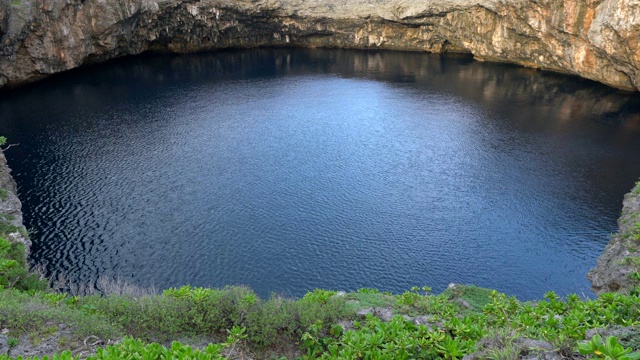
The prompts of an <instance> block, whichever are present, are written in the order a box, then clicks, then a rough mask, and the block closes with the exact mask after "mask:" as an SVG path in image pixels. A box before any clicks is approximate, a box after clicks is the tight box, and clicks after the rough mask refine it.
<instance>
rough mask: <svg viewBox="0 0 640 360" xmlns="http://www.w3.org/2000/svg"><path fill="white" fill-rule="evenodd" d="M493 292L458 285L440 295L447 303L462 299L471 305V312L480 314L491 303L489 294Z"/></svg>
mask: <svg viewBox="0 0 640 360" xmlns="http://www.w3.org/2000/svg"><path fill="white" fill-rule="evenodd" d="M492 292H493V290H491V289H485V288H481V287H478V286H473V285H459V284H456V285H455V286H453V287H450V288H447V289H446V290H445V291H443V292H442V295H444V296H446V297H447V298H448V299H449V301H454V302H455V301H456V299H462V300H464V301H465V302H466V303H468V304H469V305H471V307H472V309H471V310H473V311H475V312H482V310H483V309H484V307H485V306H486V305H487V304H489V303H491V294H492Z"/></svg>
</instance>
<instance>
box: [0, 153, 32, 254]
mask: <svg viewBox="0 0 640 360" xmlns="http://www.w3.org/2000/svg"><path fill="white" fill-rule="evenodd" d="M0 189H1V190H0V222H7V223H9V224H10V225H12V226H13V227H14V228H15V229H16V231H11V232H10V233H9V234H7V237H8V239H7V240H9V241H13V242H20V243H23V244H24V245H25V248H26V250H27V252H28V251H29V248H30V247H31V241H30V240H29V238H28V237H27V236H26V234H27V230H26V228H25V227H24V225H22V203H21V202H20V199H18V189H17V187H16V183H15V181H14V180H13V178H12V177H11V169H9V166H8V165H7V159H6V158H5V156H4V153H3V152H2V151H0Z"/></svg>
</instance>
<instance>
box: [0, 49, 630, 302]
mask: <svg viewBox="0 0 640 360" xmlns="http://www.w3.org/2000/svg"><path fill="white" fill-rule="evenodd" d="M0 115H1V116H0V133H1V134H3V135H6V136H7V137H8V138H9V140H10V142H11V143H19V144H20V145H19V146H16V147H12V148H11V149H9V150H8V151H7V152H6V155H7V157H8V158H9V161H10V164H11V166H12V167H13V169H14V175H15V178H16V180H17V182H18V184H19V189H20V195H21V198H22V200H23V202H24V210H25V218H26V222H27V225H28V226H29V227H31V228H32V229H34V231H35V232H34V235H33V242H34V246H33V248H32V255H31V260H32V262H33V263H44V264H46V267H47V271H48V272H49V275H50V276H52V277H54V278H55V277H57V276H59V275H60V274H65V276H66V277H67V278H68V279H69V280H70V281H72V282H75V283H89V284H92V283H94V282H95V280H96V278H98V277H99V276H108V277H116V276H117V277H120V278H122V279H123V280H126V281H129V282H133V283H135V284H138V285H142V286H150V285H154V286H156V287H159V288H165V287H169V286H179V285H183V284H192V285H196V286H212V287H219V286H224V285H227V284H243V285H249V286H251V287H253V288H254V289H256V290H257V291H258V292H259V294H261V295H265V296H266V295H268V294H269V293H271V292H276V293H280V294H285V295H293V296H299V295H302V294H304V293H305V292H306V291H308V290H311V289H313V288H317V287H320V288H330V289H340V290H355V289H357V288H360V287H378V288H380V289H383V290H389V291H394V292H400V291H404V290H406V289H408V288H409V287H411V286H413V285H430V286H432V287H434V289H436V290H442V289H444V288H445V287H446V286H447V284H448V283H451V282H457V283H473V284H477V285H480V286H484V287H491V288H496V289H499V290H501V291H504V292H507V293H509V294H513V295H517V296H518V297H520V298H522V299H532V298H540V297H541V296H542V294H543V293H545V292H546V291H548V290H555V291H557V292H558V293H560V294H563V295H564V294H568V293H579V294H581V293H584V294H587V295H589V294H591V293H590V290H589V283H588V281H587V280H586V278H585V274H586V272H587V271H588V270H589V268H591V267H593V266H594V265H595V262H596V258H597V257H598V255H599V254H600V252H601V251H602V249H603V248H604V246H605V244H606V242H607V240H608V237H609V234H610V233H612V232H614V231H615V230H616V219H617V217H618V215H619V213H620V209H621V201H622V196H623V194H624V193H625V192H627V191H629V189H630V188H631V187H632V185H633V183H634V181H635V180H637V178H638V176H640V161H639V160H638V159H639V156H638V155H640V97H639V96H638V95H633V94H625V93H622V92H618V91H616V90H613V89H610V88H607V87H604V86H600V85H597V84H594V83H592V82H589V81H585V80H580V79H576V78H572V77H566V76H562V75H556V74H549V73H544V72H537V71H535V70H531V69H524V68H519V67H514V66H508V65H496V64H487V63H479V62H474V61H473V60H471V59H470V58H469V57H466V56H438V55H428V54H417V53H392V52H381V53H375V52H371V53H367V52H357V51H340V50H284V49H281V50H247V51H231V52H218V53H212V54H201V55H191V56H146V57H140V58H132V59H126V60H121V61H117V62H112V63H109V64H105V65H101V66H94V67H89V68H86V69H84V70H80V71H73V72H69V73H66V74H62V75H60V76H57V77H54V78H52V79H50V80H47V81H44V82H40V83H38V84H34V85H32V86H28V87H25V88H21V89H18V90H10V91H8V92H3V93H1V94H0Z"/></svg>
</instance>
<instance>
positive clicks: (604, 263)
mask: <svg viewBox="0 0 640 360" xmlns="http://www.w3.org/2000/svg"><path fill="white" fill-rule="evenodd" d="M618 226H619V227H620V230H619V231H618V233H617V234H616V235H615V236H614V237H613V238H612V239H611V240H610V241H609V243H608V244H607V246H606V248H605V249H604V252H603V253H602V255H600V257H599V258H598V264H597V266H596V267H595V268H594V269H592V270H591V271H589V273H588V274H587V278H588V279H589V280H590V281H591V288H592V290H593V291H594V292H595V293H596V294H601V293H604V292H612V291H626V290H628V289H630V288H631V287H632V286H635V285H637V284H636V282H635V281H634V280H632V279H631V278H629V275H630V274H632V273H633V272H635V271H640V265H639V264H640V252H639V251H640V183H639V184H638V185H636V188H635V189H634V190H632V191H631V192H630V193H628V194H627V195H625V197H624V201H623V208H622V216H620V219H618Z"/></svg>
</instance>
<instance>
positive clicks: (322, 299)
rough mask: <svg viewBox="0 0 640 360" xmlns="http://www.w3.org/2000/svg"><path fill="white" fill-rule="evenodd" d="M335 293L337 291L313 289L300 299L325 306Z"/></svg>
mask: <svg viewBox="0 0 640 360" xmlns="http://www.w3.org/2000/svg"><path fill="white" fill-rule="evenodd" d="M337 293H338V292H337V291H331V290H323V289H315V290H313V291H310V292H308V293H306V294H305V296H304V297H303V298H302V299H303V300H307V301H311V302H317V303H320V304H326V303H327V302H329V299H331V298H332V297H333V296H334V295H336V294H337Z"/></svg>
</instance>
